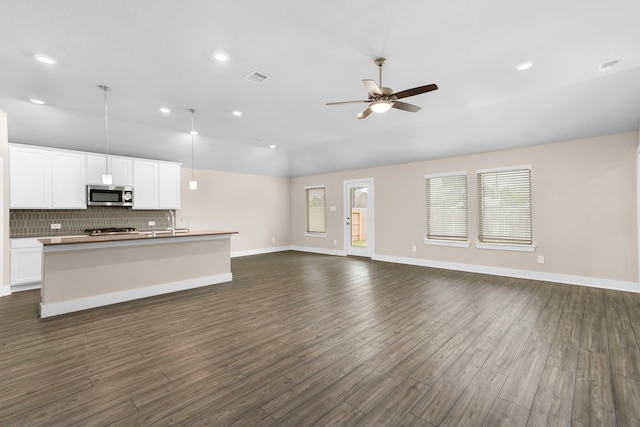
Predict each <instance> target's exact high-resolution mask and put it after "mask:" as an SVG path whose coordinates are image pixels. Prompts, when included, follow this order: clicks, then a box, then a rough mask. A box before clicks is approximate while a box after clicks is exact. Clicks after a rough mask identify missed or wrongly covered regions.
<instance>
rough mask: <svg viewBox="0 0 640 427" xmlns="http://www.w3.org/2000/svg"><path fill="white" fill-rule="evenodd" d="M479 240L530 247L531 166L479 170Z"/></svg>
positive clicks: (531, 240) (531, 241)
mask: <svg viewBox="0 0 640 427" xmlns="http://www.w3.org/2000/svg"><path fill="white" fill-rule="evenodd" d="M477 177H478V240H479V241H480V242H484V243H507V244H516V245H531V244H532V243H533V239H532V234H531V167H529V166H526V167H522V168H513V169H505V170H488V171H478V172H477Z"/></svg>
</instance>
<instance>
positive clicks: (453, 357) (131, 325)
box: [0, 252, 640, 427]
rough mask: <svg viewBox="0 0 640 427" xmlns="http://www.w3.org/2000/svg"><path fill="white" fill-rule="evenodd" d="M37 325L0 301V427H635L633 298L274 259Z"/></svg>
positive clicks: (29, 310) (381, 266) (24, 311)
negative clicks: (207, 283) (222, 278)
mask: <svg viewBox="0 0 640 427" xmlns="http://www.w3.org/2000/svg"><path fill="white" fill-rule="evenodd" d="M232 270H233V274H234V281H233V282H232V283H228V284H221V285H216V286H211V287H209V288H204V289H197V290H193V291H186V292H181V293H177V294H173V295H165V296H160V297H155V298H149V299H145V300H140V301H134V302H130V303H126V304H119V305H114V306H110V307H104V308H100V309H94V310H89V311H86V312H82V313H76V314H70V315H65V316H60V317H57V318H52V319H46V320H41V319H38V318H37V310H38V302H39V293H38V291H27V292H21V293H15V294H13V295H11V296H9V297H5V298H0V325H1V329H0V331H1V335H0V339H1V342H2V346H1V350H0V376H1V381H0V425H2V426H4V425H10V426H12V425H19V426H22V425H25V426H26V425H28V426H36V425H43V426H55V425H65V426H66V425H83V426H89V425H110V424H113V425H122V426H133V425H155V424H157V425H169V424H176V425H191V424H194V425H224V426H227V425H246V426H266V425H277V426H305V425H318V426H325V425H348V426H351V425H365V426H370V425H384V426H393V425H403V426H458V425H477V426H483V425H484V426H492V427H493V426H499V425H503V426H527V425H528V426H544V425H557V426H572V427H580V426H616V425H617V426H638V425H640V352H639V349H638V339H637V337H638V336H640V295H639V294H631V293H623V292H615V291H605V290H602V289H595V288H585V287H579V286H570V285H560V284H555V283H544V282H536V281H528V280H520V279H511V278H504V277H494V276H487V275H479V274H471V273H462V272H453V271H446V270H437V269H430V268H424V267H413V266H405V265H398V264H389V263H382V262H374V261H370V260H365V259H359V258H342V257H331V256H323V255H314V254H305V253H296V252H283V253H276V254H268V255H259V256H252V257H243V258H236V259H233V262H232Z"/></svg>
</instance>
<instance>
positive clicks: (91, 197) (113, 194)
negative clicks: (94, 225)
mask: <svg viewBox="0 0 640 427" xmlns="http://www.w3.org/2000/svg"><path fill="white" fill-rule="evenodd" d="M87 206H127V207H130V206H133V188H132V187H126V186H118V185H91V184H89V185H87Z"/></svg>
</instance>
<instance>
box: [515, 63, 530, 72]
mask: <svg viewBox="0 0 640 427" xmlns="http://www.w3.org/2000/svg"><path fill="white" fill-rule="evenodd" d="M531 67H533V62H531V61H526V62H523V63H521V64H518V65H516V70H518V71H524V70H528V69H529V68H531Z"/></svg>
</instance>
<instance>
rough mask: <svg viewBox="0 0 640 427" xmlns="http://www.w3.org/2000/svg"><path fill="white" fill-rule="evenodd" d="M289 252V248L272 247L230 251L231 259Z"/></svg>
mask: <svg viewBox="0 0 640 427" xmlns="http://www.w3.org/2000/svg"><path fill="white" fill-rule="evenodd" d="M290 250H291V246H272V247H269V248H259V249H249V250H246V251H232V252H231V258H237V257H242V256H249V255H261V254H270V253H273V252H283V251H290Z"/></svg>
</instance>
